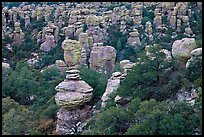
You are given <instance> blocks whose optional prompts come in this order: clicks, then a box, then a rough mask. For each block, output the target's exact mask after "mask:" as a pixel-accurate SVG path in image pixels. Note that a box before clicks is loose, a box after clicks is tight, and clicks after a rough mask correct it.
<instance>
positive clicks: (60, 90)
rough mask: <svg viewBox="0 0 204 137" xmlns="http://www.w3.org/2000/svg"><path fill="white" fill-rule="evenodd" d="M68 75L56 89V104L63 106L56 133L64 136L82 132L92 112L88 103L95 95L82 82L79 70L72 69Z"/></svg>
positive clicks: (58, 116)
mask: <svg viewBox="0 0 204 137" xmlns="http://www.w3.org/2000/svg"><path fill="white" fill-rule="evenodd" d="M66 73H67V76H66V79H65V80H64V81H63V82H61V83H59V85H57V86H56V87H55V90H56V91H57V93H56V94H55V102H56V104H57V105H59V106H61V109H60V110H59V111H58V113H57V127H56V132H57V133H59V134H63V135H65V134H74V133H75V132H79V131H78V130H80V131H82V128H83V126H84V124H85V123H86V120H87V118H88V113H89V111H90V106H87V105H86V102H89V101H90V100H91V98H92V95H93V93H92V91H93V89H92V88H91V87H90V86H89V85H88V84H87V83H86V82H85V81H83V80H80V76H79V70H76V69H75V67H70V68H69V70H68V71H66ZM81 124H82V125H81ZM75 130H77V131H75Z"/></svg>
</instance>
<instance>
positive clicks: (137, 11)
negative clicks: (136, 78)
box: [133, 3, 143, 28]
mask: <svg viewBox="0 0 204 137" xmlns="http://www.w3.org/2000/svg"><path fill="white" fill-rule="evenodd" d="M142 8H143V5H142V4H141V3H138V4H135V5H134V8H133V22H134V25H135V27H136V28H138V27H140V26H141V23H142Z"/></svg>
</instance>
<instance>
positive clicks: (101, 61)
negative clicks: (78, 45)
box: [89, 46, 116, 72]
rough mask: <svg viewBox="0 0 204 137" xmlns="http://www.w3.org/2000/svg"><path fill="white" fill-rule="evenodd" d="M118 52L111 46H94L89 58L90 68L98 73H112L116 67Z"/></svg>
mask: <svg viewBox="0 0 204 137" xmlns="http://www.w3.org/2000/svg"><path fill="white" fill-rule="evenodd" d="M115 59H116V50H115V48H113V47H111V46H93V47H92V50H91V54H90V58H89V63H90V68H91V69H93V70H96V71H105V72H106V71H108V72H110V71H112V70H113V69H114V66H115Z"/></svg>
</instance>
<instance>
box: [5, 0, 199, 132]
mask: <svg viewBox="0 0 204 137" xmlns="http://www.w3.org/2000/svg"><path fill="white" fill-rule="evenodd" d="M32 3H34V4H42V3H40V2H32ZM56 3H57V2H48V3H47V4H50V5H51V4H56ZM75 4H76V3H73V6H74V5H75ZM19 5H20V2H5V3H4V6H8V8H9V9H10V8H12V7H13V6H19ZM116 6H117V4H116V3H112V5H111V6H109V7H107V10H112V9H113V8H114V7H116ZM120 6H125V7H126V8H127V9H130V8H131V4H124V3H123V4H121V5H120ZM189 7H191V8H192V16H191V17H190V18H189V23H190V26H191V29H192V31H193V32H194V33H195V39H196V44H197V47H202V29H201V28H202V24H201V22H202V12H199V13H198V11H197V9H196V8H195V7H196V3H195V2H192V3H191V4H189ZM154 8H155V7H154V6H153V7H144V8H143V19H142V24H143V25H144V24H145V23H146V22H147V21H151V22H152V21H153V18H154V13H153V11H154V10H153V9H154ZM52 18H53V17H52ZM20 21H21V28H22V30H23V32H24V33H25V40H24V42H23V43H22V44H21V45H15V46H12V49H13V50H12V51H11V50H9V49H8V48H7V47H6V45H7V44H11V43H12V42H13V40H12V39H11V38H9V37H8V36H7V37H5V38H4V39H2V60H4V58H6V62H8V63H9V64H10V66H11V68H10V69H3V70H2V118H3V119H2V134H5V135H31V134H32V135H49V134H57V133H55V128H56V119H57V118H56V114H57V111H58V110H59V107H58V106H57V105H56V103H55V100H54V95H55V94H56V91H55V86H56V85H58V84H59V83H60V82H61V81H63V80H64V79H65V74H64V73H61V72H60V71H59V69H57V68H56V67H48V66H49V65H51V64H54V63H55V61H56V60H58V59H62V60H63V50H62V47H61V43H62V41H63V40H64V37H63V36H62V37H60V38H59V41H58V43H57V46H56V47H55V48H53V49H51V50H50V51H49V52H48V53H42V52H41V51H40V49H39V47H40V46H39V44H37V42H36V41H37V40H36V38H35V37H32V36H33V34H32V32H33V31H35V30H37V31H39V30H42V28H43V27H45V26H46V23H45V22H44V21H43V20H40V21H35V20H31V25H30V26H29V27H28V28H25V27H24V22H23V21H22V20H20ZM52 21H54V18H53V19H52ZM163 22H165V23H166V24H168V21H167V19H166V18H163ZM126 24H127V28H128V31H127V33H122V32H120V31H119V28H120V27H119V24H116V25H113V26H110V27H109V29H108V34H107V35H108V41H107V43H104V45H109V46H113V47H114V48H115V49H116V51H117V57H116V65H115V68H114V71H121V70H120V67H119V62H120V61H121V60H123V59H129V60H130V61H132V62H140V64H137V65H136V66H134V67H133V68H132V70H131V71H129V72H128V75H127V76H126V77H125V79H124V80H122V81H121V83H120V86H119V88H118V90H117V92H116V93H115V94H112V95H111V96H110V98H111V99H110V100H109V102H108V106H107V107H106V108H105V109H100V105H101V104H100V103H101V102H100V101H101V100H100V99H101V96H102V95H103V93H104V91H105V89H106V85H107V80H108V78H110V76H111V73H112V72H110V73H107V74H104V73H98V72H96V71H93V70H90V69H89V68H85V67H80V68H79V70H80V76H81V78H82V79H83V80H84V81H86V82H87V83H88V84H89V85H90V86H91V87H92V88H93V98H92V100H91V101H90V102H89V105H91V106H94V105H95V106H97V108H96V109H98V110H100V113H99V114H97V115H95V116H94V117H93V118H91V120H90V121H89V122H88V124H87V126H86V127H85V129H86V130H85V131H84V132H83V133H82V134H83V135H107V134H108V135H109V134H110V135H194V134H202V61H199V60H198V61H197V62H195V63H194V64H193V65H192V66H190V67H189V68H188V69H180V70H179V69H178V68H177V67H176V66H177V64H176V61H175V60H174V59H172V61H171V62H168V61H167V60H166V56H165V54H164V53H162V52H159V51H160V50H161V49H168V50H171V45H172V43H173V42H174V41H175V40H177V39H182V38H184V37H186V36H185V35H183V33H179V34H178V35H177V37H175V38H172V37H171V36H172V33H173V32H174V30H172V29H171V28H168V27H167V28H168V30H167V31H166V32H164V34H165V35H163V36H157V35H156V32H157V30H156V29H155V28H154V27H153V32H154V34H155V35H154V38H155V39H154V41H153V42H151V43H149V42H148V40H147V39H146V37H145V35H144V29H141V28H138V31H139V33H140V38H141V43H142V44H141V46H138V47H137V48H132V47H130V46H129V45H128V44H127V39H128V37H129V35H128V34H129V30H132V29H133V28H134V25H133V21H132V20H127V21H126ZM13 25H14V24H13V22H11V23H10V24H9V27H11V28H12V29H13ZM86 29H87V26H85V27H84V30H86ZM26 30H27V31H26ZM153 44H156V45H154V46H153V47H152V48H151V47H150V48H149V49H148V52H149V53H151V57H150V56H146V52H145V46H146V45H153ZM31 53H38V54H39V56H40V60H39V62H38V63H36V64H35V65H34V66H29V65H28V63H27V62H26V60H28V59H30V58H32V55H31ZM181 89H184V90H186V91H191V89H195V90H196V93H197V96H198V97H197V98H196V100H195V105H193V106H192V105H190V104H188V103H186V102H182V101H178V100H177V98H176V93H177V92H178V91H179V90H181ZM116 95H119V96H121V97H124V98H130V100H129V101H127V102H126V103H127V104H125V105H126V106H125V107H123V106H116V104H115V102H114V98H115V96H116Z"/></svg>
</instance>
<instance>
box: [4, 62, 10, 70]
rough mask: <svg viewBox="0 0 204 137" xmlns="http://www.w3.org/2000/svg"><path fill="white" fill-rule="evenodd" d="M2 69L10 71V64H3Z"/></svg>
mask: <svg viewBox="0 0 204 137" xmlns="http://www.w3.org/2000/svg"><path fill="white" fill-rule="evenodd" d="M2 68H3V69H9V68H10V65H9V64H8V63H4V62H2Z"/></svg>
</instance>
